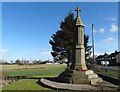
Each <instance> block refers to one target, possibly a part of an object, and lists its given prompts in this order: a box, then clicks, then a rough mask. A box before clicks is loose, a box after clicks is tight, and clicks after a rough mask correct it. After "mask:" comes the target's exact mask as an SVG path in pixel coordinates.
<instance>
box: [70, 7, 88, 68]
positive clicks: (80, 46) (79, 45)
mask: <svg viewBox="0 0 120 92" xmlns="http://www.w3.org/2000/svg"><path fill="white" fill-rule="evenodd" d="M75 11H77V17H76V30H75V32H74V39H73V43H74V46H73V63H72V65H71V68H73V69H75V70H87V67H86V64H85V48H84V25H83V23H82V20H81V18H80V15H79V13H80V8H79V7H77V9H76V10H75Z"/></svg>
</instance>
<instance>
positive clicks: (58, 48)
mask: <svg viewBox="0 0 120 92" xmlns="http://www.w3.org/2000/svg"><path fill="white" fill-rule="evenodd" d="M74 31H75V19H74V14H73V13H71V12H70V13H69V14H68V15H67V16H66V17H65V19H64V21H62V22H61V23H60V30H58V31H57V32H56V33H55V34H53V35H52V36H51V37H52V40H50V41H49V43H50V44H51V45H52V52H51V54H52V56H53V57H54V61H55V62H62V63H63V60H65V59H66V58H67V68H68V67H69V63H70V62H71V61H72V48H73V32H74ZM84 38H85V39H84V40H85V44H84V46H85V53H86V55H85V56H86V59H87V57H89V56H90V54H91V51H90V50H91V46H88V39H89V36H88V35H84Z"/></svg>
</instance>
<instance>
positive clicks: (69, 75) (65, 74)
mask: <svg viewBox="0 0 120 92" xmlns="http://www.w3.org/2000/svg"><path fill="white" fill-rule="evenodd" d="M62 76H64V77H72V74H71V73H63V75H62Z"/></svg>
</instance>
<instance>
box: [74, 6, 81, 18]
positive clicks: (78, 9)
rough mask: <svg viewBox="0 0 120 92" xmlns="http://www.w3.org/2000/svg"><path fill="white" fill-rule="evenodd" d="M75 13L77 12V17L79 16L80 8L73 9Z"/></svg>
mask: <svg viewBox="0 0 120 92" xmlns="http://www.w3.org/2000/svg"><path fill="white" fill-rule="evenodd" d="M75 11H77V16H79V14H80V11H81V10H80V8H79V7H77V9H75Z"/></svg>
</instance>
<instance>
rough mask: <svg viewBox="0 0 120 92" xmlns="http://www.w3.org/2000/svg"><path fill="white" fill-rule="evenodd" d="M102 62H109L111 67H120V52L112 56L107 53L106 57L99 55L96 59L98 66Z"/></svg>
mask: <svg viewBox="0 0 120 92" xmlns="http://www.w3.org/2000/svg"><path fill="white" fill-rule="evenodd" d="M101 61H108V62H109V65H120V51H115V52H113V53H111V54H107V53H105V54H104V55H99V56H98V57H97V58H96V62H97V64H101Z"/></svg>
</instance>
